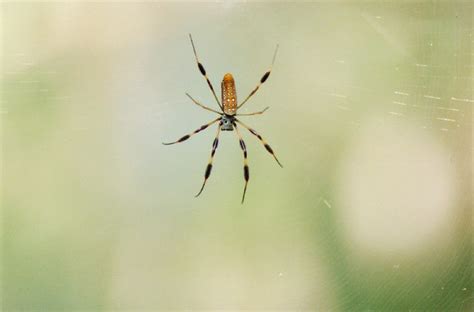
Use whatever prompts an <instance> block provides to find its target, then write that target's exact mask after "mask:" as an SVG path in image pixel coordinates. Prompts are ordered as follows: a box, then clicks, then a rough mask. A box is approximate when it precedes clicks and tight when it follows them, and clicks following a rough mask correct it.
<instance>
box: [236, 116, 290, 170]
mask: <svg viewBox="0 0 474 312" xmlns="http://www.w3.org/2000/svg"><path fill="white" fill-rule="evenodd" d="M235 121H237V122H238V123H239V124H240V125H242V126H243V127H244V128H246V129H247V130H248V131H250V133H252V134H253V135H255V136H256V137H257V138H258V139H259V140H260V142H262V144H263V146H264V147H265V149H266V150H267V152H269V153H270V154H271V155H272V156H273V158H275V160H276V162H277V163H278V164H279V165H280V167H282V168H283V165H282V164H281V163H280V161H279V160H278V158H277V157H276V155H275V152H273V149H272V148H271V147H270V145H268V143H267V142H265V140H264V139H263V138H262V136H261V135H260V134H258V133H257V131H255V130H253V129H252V128H250V127H248V126H246V125H245V124H244V123H243V122H241V121H240V120H238V119H235Z"/></svg>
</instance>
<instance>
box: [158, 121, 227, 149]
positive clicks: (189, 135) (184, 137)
mask: <svg viewBox="0 0 474 312" xmlns="http://www.w3.org/2000/svg"><path fill="white" fill-rule="evenodd" d="M220 119H221V117H219V118H217V119H214V120H213V121H211V122H210V123H207V124H205V125H202V126H201V127H200V128H199V129H196V130H194V132H192V133H190V134H186V135H185V136H183V137H181V138H179V139H178V140H176V141H174V142H170V143H163V145H171V144H176V143H181V142H184V141H186V140H187V139H189V138H190V137H192V136H193V135H195V134H196V133H199V132H201V131H202V130H204V129H206V128H207V127H209V126H210V125H212V124H214V123H216V122H218V121H219V120H220Z"/></svg>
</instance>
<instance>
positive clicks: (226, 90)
mask: <svg viewBox="0 0 474 312" xmlns="http://www.w3.org/2000/svg"><path fill="white" fill-rule="evenodd" d="M221 93H222V105H223V107H224V113H225V114H227V115H231V116H232V115H235V113H236V112H237V92H236V91H235V81H234V77H232V74H230V73H227V74H225V75H224V78H223V79H222V83H221Z"/></svg>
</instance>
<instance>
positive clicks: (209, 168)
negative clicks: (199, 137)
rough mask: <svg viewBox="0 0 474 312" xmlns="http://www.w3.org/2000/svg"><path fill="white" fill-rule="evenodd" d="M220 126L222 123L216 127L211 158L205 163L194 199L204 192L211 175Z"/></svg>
mask: <svg viewBox="0 0 474 312" xmlns="http://www.w3.org/2000/svg"><path fill="white" fill-rule="evenodd" d="M221 125H222V122H220V123H219V125H218V126H217V134H216V138H215V139H214V142H213V143H212V151H211V157H209V162H208V163H207V167H206V171H205V172H204V182H203V183H202V186H201V189H200V190H199V193H197V194H196V196H194V197H198V196H199V195H201V193H202V191H203V190H204V186H205V185H206V182H207V179H209V176H210V175H211V170H212V161H213V160H214V154H215V153H216V149H217V146H218V145H219V134H220V133H221Z"/></svg>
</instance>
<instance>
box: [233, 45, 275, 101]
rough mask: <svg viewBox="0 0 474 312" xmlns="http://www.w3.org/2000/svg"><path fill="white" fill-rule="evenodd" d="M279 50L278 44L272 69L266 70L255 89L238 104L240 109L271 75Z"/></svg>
mask: <svg viewBox="0 0 474 312" xmlns="http://www.w3.org/2000/svg"><path fill="white" fill-rule="evenodd" d="M277 52H278V45H277V46H276V48H275V53H274V54H273V60H272V65H271V66H270V69H269V70H267V71H266V72H265V74H263V76H262V78H260V81H259V82H258V84H257V86H256V87H255V89H253V90H252V92H250V94H249V95H248V96H247V97H246V98H245V100H244V101H243V102H242V103H240V104H239V105H238V106H237V109H239V108H240V107H242V105H244V104H245V102H247V101H248V100H249V99H250V98H251V97H252V95H254V94H255V92H257V90H258V89H259V88H260V86H261V85H262V84H263V83H265V81H267V79H268V77H269V76H270V73H271V72H272V68H273V64H274V63H275V58H276V55H277Z"/></svg>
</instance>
